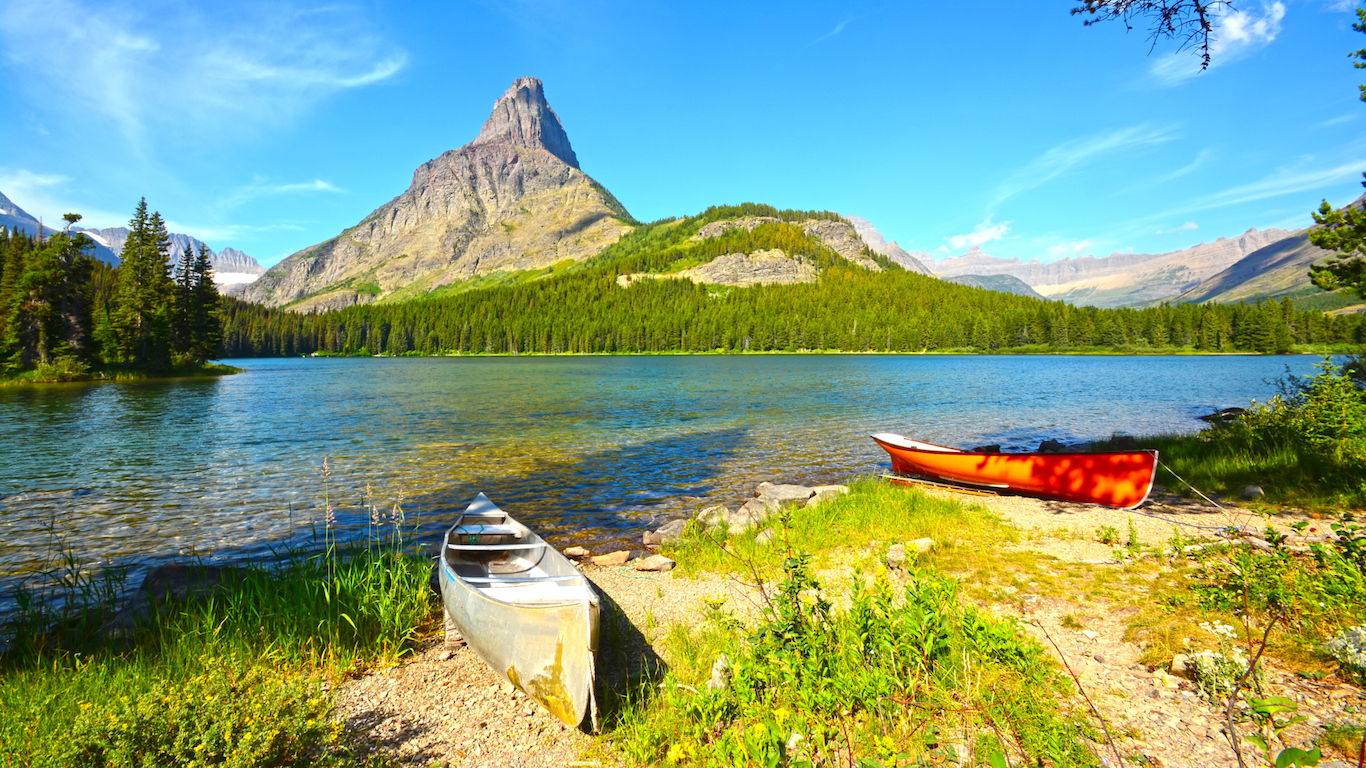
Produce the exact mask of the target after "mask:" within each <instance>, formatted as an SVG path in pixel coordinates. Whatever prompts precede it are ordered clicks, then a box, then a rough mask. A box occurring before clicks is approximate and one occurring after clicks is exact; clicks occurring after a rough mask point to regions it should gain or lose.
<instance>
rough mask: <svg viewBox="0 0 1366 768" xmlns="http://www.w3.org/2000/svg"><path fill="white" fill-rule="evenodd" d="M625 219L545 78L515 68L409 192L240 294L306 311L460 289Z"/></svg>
mask: <svg viewBox="0 0 1366 768" xmlns="http://www.w3.org/2000/svg"><path fill="white" fill-rule="evenodd" d="M633 225H634V220H633V219H631V216H630V214H629V213H627V212H626V209H625V208H623V207H622V206H621V203H619V202H618V201H617V199H616V198H614V197H612V193H610V192H608V191H607V189H606V188H604V187H603V186H602V185H601V184H599V183H597V182H596V181H594V180H593V179H592V178H590V177H589V176H588V175H587V174H585V173H584V172H583V171H582V170H581V169H580V168H579V159H578V158H577V157H575V156H574V150H573V149H572V148H571V147H570V146H569V136H568V135H566V134H565V132H564V126H562V125H561V124H560V118H559V117H558V116H556V115H555V111H554V110H553V109H551V108H550V105H549V104H547V103H546V100H545V92H544V90H543V89H542V87H541V81H540V80H537V79H536V78H534V77H523V78H519V79H518V80H517V81H516V82H514V83H513V84H512V87H511V88H509V89H507V92H506V93H504V94H503V95H502V97H500V98H499V99H498V100H497V101H496V102H494V104H493V113H492V114H491V115H490V116H489V119H488V121H486V122H485V123H484V128H483V130H482V131H480V132H479V137H478V138H476V139H475V140H474V141H472V142H470V143H468V144H466V145H465V146H463V147H461V148H459V149H452V150H449V151H447V152H443V153H441V155H439V156H438V157H435V158H433V159H431V160H429V161H427V162H425V163H423V164H422V165H419V166H418V167H417V169H416V170H414V171H413V180H412V183H411V184H410V185H409V187H408V189H407V191H405V192H403V193H402V194H400V195H398V196H397V197H395V198H394V199H392V200H390V201H389V202H387V203H385V204H384V205H381V206H380V207H379V208H377V209H376V210H375V211H374V212H372V213H371V214H370V215H369V216H366V217H365V218H364V219H361V221H360V222H359V223H357V224H356V225H355V226H352V227H348V228H347V229H346V230H344V231H343V232H342V233H341V234H340V235H338V236H336V237H334V238H331V239H329V240H327V241H325V242H322V243H318V244H317V245H314V246H311V247H309V248H305V249H303V250H302V251H299V252H298V253H295V254H293V255H291V256H289V257H288V258H286V259H284V260H283V261H281V262H280V263H279V264H276V265H275V266H274V267H272V268H271V269H270V270H268V271H267V272H266V273H265V274H264V275H262V276H261V279H259V280H257V281H256V282H254V283H252V284H251V285H249V286H247V287H246V288H244V289H243V290H242V294H241V296H242V298H244V299H246V300H247V301H255V302H260V303H263V304H268V305H270V306H289V307H290V308H291V309H294V310H296V311H305V312H307V311H314V310H319V309H325V308H335V307H346V306H350V305H352V304H365V303H369V302H372V301H398V300H402V299H406V298H413V297H417V296H422V295H425V294H428V293H431V292H433V291H437V290H441V291H446V290H461V289H460V288H448V287H447V286H454V285H455V284H457V283H466V282H468V281H471V280H473V278H477V277H481V276H484V275H490V274H493V273H519V272H522V273H524V272H528V271H532V270H544V269H546V268H547V267H555V265H558V264H563V263H566V262H575V261H583V260H584V259H587V258H590V257H592V256H594V255H595V254H597V253H598V252H599V251H601V250H602V249H603V248H606V247H607V246H609V245H611V244H612V243H615V242H616V241H617V240H618V239H619V238H620V237H621V236H622V235H623V234H625V233H627V232H630V231H631V227H632V226H633ZM471 284H472V283H471Z"/></svg>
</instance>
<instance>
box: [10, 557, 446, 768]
mask: <svg viewBox="0 0 1366 768" xmlns="http://www.w3.org/2000/svg"><path fill="white" fill-rule="evenodd" d="M238 573H239V578H235V579H232V580H231V581H230V582H229V583H228V584H227V585H226V586H224V587H222V588H220V589H218V590H216V591H215V592H214V593H213V594H212V595H210V596H207V597H204V598H202V599H198V600H194V601H192V602H190V603H187V604H169V605H165V606H164V607H163V608H162V609H161V610H160V611H159V612H156V613H154V614H153V615H151V616H150V617H149V618H148V619H147V620H145V621H142V622H140V623H139V624H138V625H137V626H136V627H135V628H134V629H133V630H132V631H131V633H130V634H128V636H126V637H124V638H122V639H119V638H117V637H112V638H111V637H109V636H107V635H106V634H104V633H102V632H100V631H99V627H100V625H101V624H103V623H104V621H105V620H106V619H107V618H108V617H109V616H110V614H111V612H112V608H113V597H114V595H115V594H117V586H118V577H117V575H116V574H113V575H106V576H104V577H101V578H96V579H91V578H88V577H83V576H79V575H76V571H75V570H68V571H67V572H66V573H65V574H59V575H58V578H57V580H56V581H54V582H53V583H52V588H51V589H50V590H48V591H45V592H44V593H42V594H26V595H24V596H23V597H22V599H21V601H20V604H21V610H20V611H19V613H18V615H17V617H16V618H15V619H14V620H13V621H12V622H11V623H10V624H9V625H8V626H7V628H6V629H7V633H6V640H7V641H8V648H9V650H8V652H7V653H6V654H5V656H4V657H2V658H0V765H3V766H11V765H13V766H105V765H111V766H112V765H186V766H190V765H208V764H219V765H233V766H275V765H299V766H303V765H318V766H330V765H344V764H345V765H349V764H354V761H355V760H356V759H359V758H358V756H357V755H356V754H354V751H355V750H354V747H355V746H356V744H355V742H354V739H353V738H351V737H348V736H347V735H346V734H344V733H343V732H342V731H341V730H340V727H339V725H338V724H337V723H336V722H335V721H334V720H333V719H332V717H331V708H332V699H331V694H330V692H329V691H330V689H331V687H332V686H333V685H334V684H335V683H336V682H338V681H339V680H340V679H342V677H343V676H345V675H346V674H349V673H353V672H355V671H356V670H359V669H362V668H364V667H367V666H370V665H374V664H384V663H391V662H393V661H395V660H396V659H397V658H398V657H399V656H401V655H403V654H404V653H406V652H407V650H408V648H409V644H410V642H411V640H412V639H413V638H414V636H415V633H416V632H417V631H418V628H419V627H420V626H422V625H423V624H424V623H427V622H430V621H431V620H432V605H433V603H432V599H431V596H430V591H429V588H428V586H427V583H428V575H429V565H428V563H426V562H425V561H424V560H422V559H420V558H417V557H414V556H412V555H409V554H406V553H404V552H403V551H402V548H401V547H399V546H391V545H386V546H384V547H373V548H366V547H361V548H353V549H343V550H339V549H336V548H329V549H328V550H327V551H326V552H324V553H322V554H317V555H305V554H303V553H291V554H288V555H285V556H282V557H281V558H279V559H278V561H277V562H274V563H271V564H263V565H253V566H247V567H246V568H245V569H244V570H242V571H240V572H238Z"/></svg>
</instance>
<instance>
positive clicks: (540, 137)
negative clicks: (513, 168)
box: [467, 77, 579, 168]
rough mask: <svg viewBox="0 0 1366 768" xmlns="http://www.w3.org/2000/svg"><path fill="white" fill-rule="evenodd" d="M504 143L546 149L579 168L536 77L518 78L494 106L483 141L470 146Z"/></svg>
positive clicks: (485, 123) (567, 140)
mask: <svg viewBox="0 0 1366 768" xmlns="http://www.w3.org/2000/svg"><path fill="white" fill-rule="evenodd" d="M502 142H506V143H508V144H512V145H513V146H517V147H532V148H535V149H544V150H546V151H547V152H549V153H550V154H552V155H554V156H555V157H558V158H560V159H561V160H563V161H565V163H567V164H569V165H570V166H572V167H574V168H578V167H579V159H578V158H577V157H575V155H574V148H573V147H571V146H569V134H567V133H565V132H564V126H563V125H561V124H560V117H559V115H557V114H555V110H553V109H551V108H550V103H549V102H547V101H546V100H545V90H544V88H543V87H542V86H541V81H540V80H537V79H536V78H534V77H519V78H517V80H516V82H514V83H513V84H512V87H511V88H508V89H507V92H506V93H504V94H503V95H502V96H500V97H499V98H498V100H497V101H495V102H494V103H493V113H492V114H490V115H489V119H488V120H486V121H485V122H484V128H483V130H481V131H479V137H478V138H477V139H475V140H474V141H472V142H470V144H471V145H473V144H498V143H502ZM467 146H468V145H467Z"/></svg>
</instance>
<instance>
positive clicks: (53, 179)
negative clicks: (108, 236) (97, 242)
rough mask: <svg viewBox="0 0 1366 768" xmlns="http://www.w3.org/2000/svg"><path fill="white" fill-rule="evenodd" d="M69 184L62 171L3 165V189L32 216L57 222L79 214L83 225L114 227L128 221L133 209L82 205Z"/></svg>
mask: <svg viewBox="0 0 1366 768" xmlns="http://www.w3.org/2000/svg"><path fill="white" fill-rule="evenodd" d="M70 183H71V179H70V178H69V177H67V176H62V175H59V174H53V173H34V172H33V171H30V170H28V169H26V168H3V167H0V192H4V193H5V196H6V197H8V198H9V199H10V200H13V201H14V204H15V205H17V206H19V207H20V208H23V209H24V210H25V211H27V212H28V213H29V215H30V216H36V217H39V218H42V219H43V220H44V221H47V222H53V221H58V220H59V219H60V218H61V216H62V215H63V214H66V213H79V214H81V216H83V217H84V220H83V221H82V222H81V226H93V227H112V226H118V225H120V224H121V223H122V222H124V221H126V220H127V219H128V216H129V215H130V214H131V213H132V209H131V208H130V209H129V210H128V211H127V212H125V213H114V212H111V211H101V210H97V209H93V208H91V207H89V206H85V205H82V204H81V203H80V202H79V201H78V200H77V199H76V198H75V196H73V195H72V194H71V190H70Z"/></svg>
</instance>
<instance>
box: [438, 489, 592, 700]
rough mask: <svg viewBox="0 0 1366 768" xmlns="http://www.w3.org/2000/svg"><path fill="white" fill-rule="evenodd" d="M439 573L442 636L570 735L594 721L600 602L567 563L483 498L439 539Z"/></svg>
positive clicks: (472, 504) (581, 576) (548, 546)
mask: <svg viewBox="0 0 1366 768" xmlns="http://www.w3.org/2000/svg"><path fill="white" fill-rule="evenodd" d="M439 573H440V581H441V601H442V603H443V604H444V606H445V609H446V627H447V632H450V631H452V627H454V629H456V630H458V631H459V632H460V634H461V635H462V636H463V637H464V640H465V642H466V643H468V644H469V646H470V648H472V649H473V650H474V652H475V653H477V654H479V656H480V658H482V659H483V660H484V661H485V662H486V663H487V664H488V665H489V666H490V667H492V668H493V671H494V672H497V673H498V674H499V675H500V676H502V677H503V679H505V680H507V681H508V682H509V683H512V684H513V685H515V686H516V687H518V688H520V689H521V690H522V692H523V693H525V694H526V695H527V696H529V697H531V698H532V699H534V700H536V701H538V702H540V703H541V704H542V705H543V706H544V707H545V708H546V709H548V710H550V713H551V714H553V715H555V716H556V717H558V718H560V719H561V720H563V721H564V722H566V723H568V724H569V725H573V726H578V725H581V724H583V723H584V718H585V717H586V716H591V717H593V718H594V719H595V718H596V711H595V707H594V705H595V702H594V701H593V675H594V656H595V654H596V651H597V646H598V613H599V600H598V594H597V592H595V591H594V589H593V586H592V585H591V584H589V583H588V579H586V578H584V576H583V574H582V573H580V572H579V570H578V569H577V568H575V567H574V564H573V563H571V562H569V560H567V559H566V558H565V557H564V555H561V554H560V553H559V552H558V551H556V550H555V548H554V547H552V546H550V545H549V544H546V543H545V541H544V540H542V539H541V537H540V536H537V535H536V534H535V533H533V532H532V531H531V529H529V528H527V527H526V526H525V525H522V524H521V523H519V522H517V521H516V520H514V519H513V518H512V516H511V515H509V514H508V513H506V512H504V511H503V510H501V509H499V508H498V507H497V506H495V505H494V503H493V502H491V501H489V500H488V497H486V496H485V495H484V494H482V493H481V494H479V495H478V496H477V497H476V498H475V499H474V501H473V502H471V503H470V505H469V507H467V508H466V509H465V511H464V513H463V514H461V516H460V518H459V519H458V520H456V522H455V525H453V526H451V527H450V529H449V530H447V531H446V536H445V538H444V539H443V541H442V543H441V563H440V568H439ZM590 713H591V715H590Z"/></svg>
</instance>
